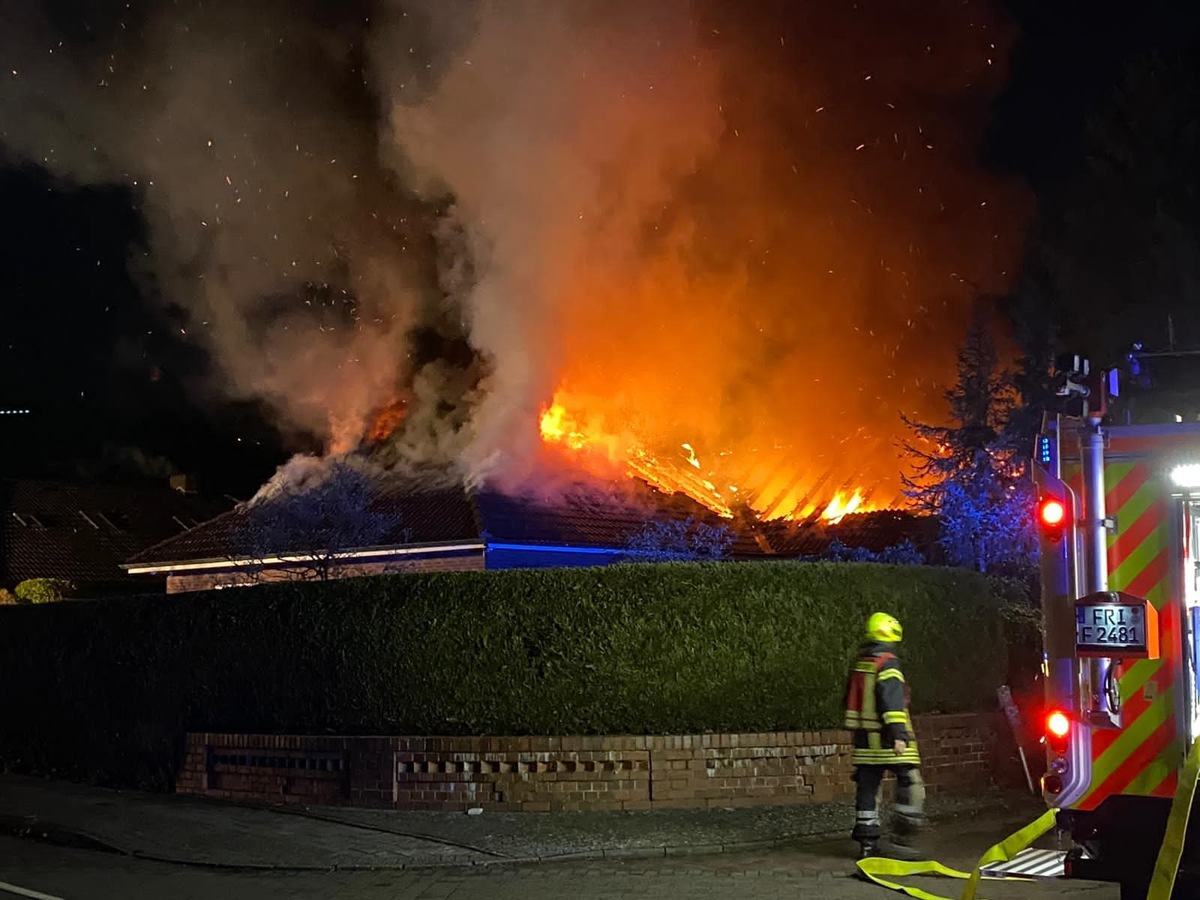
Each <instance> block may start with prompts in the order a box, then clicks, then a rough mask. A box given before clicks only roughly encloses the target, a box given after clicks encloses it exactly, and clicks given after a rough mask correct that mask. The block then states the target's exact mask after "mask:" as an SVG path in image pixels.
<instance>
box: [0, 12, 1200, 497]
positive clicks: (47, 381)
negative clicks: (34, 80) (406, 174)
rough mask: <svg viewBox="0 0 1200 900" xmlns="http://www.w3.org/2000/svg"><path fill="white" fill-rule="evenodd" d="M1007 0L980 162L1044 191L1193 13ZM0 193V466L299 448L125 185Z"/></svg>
mask: <svg viewBox="0 0 1200 900" xmlns="http://www.w3.org/2000/svg"><path fill="white" fill-rule="evenodd" d="M835 2H837V0H835ZM51 6H52V7H53V8H54V13H55V15H54V16H53V17H52V18H54V20H55V21H56V22H57V23H58V25H59V27H60V28H62V29H63V31H64V33H67V34H75V35H79V34H83V35H85V36H86V29H82V30H81V26H80V24H79V19H78V16H79V15H80V14H79V12H78V9H77V8H72V7H73V5H72V4H70V3H55V4H51ZM74 6H75V7H78V6H79V4H75V5H74ZM88 6H90V4H88ZM1007 6H1008V10H1009V12H1010V14H1011V15H1012V16H1014V17H1015V19H1016V20H1017V22H1018V23H1019V25H1020V33H1019V36H1018V38H1017V42H1016V45H1015V49H1014V52H1013V54H1012V57H1011V59H1010V77H1009V81H1008V86H1007V87H1006V89H1005V90H1004V92H1003V93H1002V94H1001V96H1000V97H999V99H998V100H997V101H996V103H995V104H994V105H993V111H992V120H991V123H990V127H989V130H988V142H987V154H988V159H987V164H988V165H990V166H992V167H994V168H996V169H997V170H999V171H1003V172H1007V173H1013V174H1016V175H1017V176H1019V177H1020V178H1022V179H1024V180H1025V181H1026V182H1027V183H1028V184H1029V185H1030V187H1031V188H1032V190H1033V192H1034V194H1035V195H1036V196H1037V197H1038V198H1047V197H1050V196H1053V195H1054V193H1055V192H1056V190H1058V188H1059V186H1060V185H1061V184H1062V183H1063V182H1064V181H1065V180H1067V179H1069V178H1070V177H1071V176H1072V175H1073V173H1075V172H1077V171H1078V170H1079V169H1080V168H1081V167H1082V166H1083V165H1084V163H1085V160H1084V159H1083V157H1082V150H1081V147H1082V140H1083V133H1084V127H1085V123H1086V121H1087V120H1088V118H1089V116H1090V115H1091V114H1092V113H1093V112H1094V111H1095V110H1096V109H1097V108H1099V107H1100V106H1101V105H1102V104H1103V103H1104V102H1105V101H1106V99H1107V98H1108V97H1109V96H1110V94H1111V92H1112V90H1113V87H1114V85H1115V84H1116V83H1117V81H1118V80H1119V78H1120V76H1121V74H1122V72H1123V69H1124V66H1125V65H1126V63H1127V62H1128V61H1129V60H1131V59H1133V58H1135V57H1137V56H1139V55H1141V54H1143V53H1145V52H1146V51H1147V50H1148V49H1152V48H1166V49H1170V48H1172V47H1179V46H1182V45H1185V44H1187V43H1189V42H1191V41H1194V40H1196V37H1197V34H1200V26H1198V19H1200V13H1197V12H1195V11H1191V12H1189V11H1188V10H1189V9H1191V8H1193V7H1194V4H1186V3H1178V2H1176V3H1168V2H1163V3H1142V4H1131V3H1100V4H1097V3H1083V2H1065V0H1056V2H1045V0H1009V3H1008V4H1007ZM778 14H780V15H786V13H778ZM0 27H3V19H2V14H0ZM4 126H5V128H12V127H14V126H15V127H19V123H13V122H5V123H4ZM3 160H4V155H3V154H0V162H3ZM0 201H2V204H3V211H4V215H3V218H2V219H0V272H2V273H3V280H2V281H0V284H2V285H3V289H2V296H3V303H4V306H3V309H4V313H5V318H4V321H3V329H2V332H0V335H2V336H0V372H2V373H3V379H2V382H0V407H6V408H21V409H24V408H28V409H30V410H32V413H31V415H28V416H2V417H0V429H3V444H4V460H5V466H4V470H5V474H41V473H54V474H61V475H72V474H73V475H83V476H100V475H116V474H126V475H129V474H135V473H136V472H138V471H139V470H140V471H141V472H144V473H146V474H162V473H165V472H166V471H167V470H168V469H174V470H178V471H186V472H190V473H195V474H198V475H199V476H200V477H201V478H202V480H203V482H204V483H205V484H206V486H207V487H209V488H210V489H215V490H222V491H229V492H233V493H236V494H240V495H245V494H246V493H248V492H250V491H252V490H253V489H254V488H255V487H256V486H257V485H258V484H261V482H262V481H263V479H264V477H265V476H266V475H267V474H269V472H270V471H271V470H272V468H273V467H274V466H275V465H277V464H278V463H279V462H280V461H282V459H283V458H285V457H286V456H287V455H288V454H289V453H291V452H295V451H297V450H305V449H308V450H311V449H314V447H315V444H314V442H313V441H312V440H306V439H305V437H304V436H303V435H297V434H295V433H292V434H289V435H287V436H286V437H285V436H283V435H281V434H279V433H278V432H277V431H276V430H275V428H274V427H272V426H271V425H270V424H269V423H270V421H271V418H270V417H269V416H268V415H267V414H265V412H264V411H263V410H262V409H261V408H259V407H257V405H256V404H255V403H254V402H252V401H241V402H237V403H232V402H230V401H229V400H227V399H226V398H225V397H224V396H223V393H222V391H221V390H220V389H219V387H217V386H215V384H214V381H213V379H211V378H209V375H210V374H211V372H210V369H211V365H212V363H211V360H209V359H208V357H207V355H206V353H205V351H203V350H201V349H199V348H198V347H197V345H196V344H195V343H194V342H192V341H190V340H189V339H188V336H187V335H186V334H185V333H183V332H184V331H185V330H186V329H185V323H184V322H183V320H182V319H181V318H180V317H179V316H178V315H173V314H172V313H171V311H170V306H169V304H165V303H163V302H162V300H161V298H160V297H157V296H155V293H156V288H155V286H154V284H153V281H152V279H148V278H147V277H145V276H144V275H142V274H139V273H137V272H136V271H131V270H132V269H135V268H136V263H137V260H138V259H139V258H140V257H141V256H142V248H143V247H144V245H145V242H146V240H147V236H146V227H147V226H146V223H145V222H144V221H143V218H142V216H141V215H140V213H139V210H138V197H137V196H136V195H135V194H133V193H132V192H131V190H130V189H128V188H123V187H111V188H97V187H83V188H72V187H71V186H68V185H64V184H62V183H60V182H56V181H54V180H53V179H52V178H51V177H50V176H49V175H47V173H46V172H44V171H41V170H39V169H37V168H35V167H33V166H32V165H30V164H28V163H25V162H18V161H11V160H10V161H9V164H8V165H7V166H6V167H3V168H0Z"/></svg>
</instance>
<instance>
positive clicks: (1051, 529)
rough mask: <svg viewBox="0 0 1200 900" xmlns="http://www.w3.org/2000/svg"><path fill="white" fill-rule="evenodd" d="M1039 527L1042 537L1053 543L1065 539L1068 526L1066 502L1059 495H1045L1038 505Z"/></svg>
mask: <svg viewBox="0 0 1200 900" xmlns="http://www.w3.org/2000/svg"><path fill="white" fill-rule="evenodd" d="M1037 517H1038V527H1039V528H1040V530H1041V532H1042V537H1044V538H1045V539H1046V540H1047V541H1049V542H1050V543H1052V544H1057V543H1058V542H1059V541H1061V540H1062V539H1063V535H1064V532H1065V530H1066V527H1067V507H1066V504H1065V503H1063V502H1062V501H1061V500H1059V499H1058V498H1057V497H1043V498H1042V499H1040V500H1039V501H1038V505H1037Z"/></svg>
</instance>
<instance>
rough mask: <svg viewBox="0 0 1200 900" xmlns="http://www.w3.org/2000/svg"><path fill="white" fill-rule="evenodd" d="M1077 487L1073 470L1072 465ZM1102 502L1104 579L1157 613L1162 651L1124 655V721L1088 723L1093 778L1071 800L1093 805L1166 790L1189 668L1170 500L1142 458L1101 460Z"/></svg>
mask: <svg viewBox="0 0 1200 900" xmlns="http://www.w3.org/2000/svg"><path fill="white" fill-rule="evenodd" d="M1072 476H1073V477H1072V481H1074V482H1076V484H1075V485H1074V487H1075V488H1076V490H1078V484H1077V482H1078V480H1079V479H1078V473H1077V472H1074V473H1072ZM1105 481H1106V488H1107V491H1106V498H1105V501H1106V506H1107V511H1108V514H1109V515H1110V516H1116V518H1117V524H1118V531H1117V533H1116V534H1111V535H1109V538H1108V586H1109V589H1110V590H1114V591H1125V592H1127V593H1129V594H1133V595H1134V596H1136V597H1144V598H1145V599H1146V600H1148V601H1149V602H1150V603H1152V604H1153V605H1154V607H1155V608H1156V609H1157V610H1158V613H1159V625H1160V627H1161V629H1162V641H1161V647H1162V658H1161V659H1143V660H1137V661H1134V662H1128V663H1124V664H1123V665H1122V667H1121V674H1120V676H1119V680H1118V684H1119V689H1120V693H1121V703H1122V715H1121V719H1122V727H1121V728H1120V729H1119V730H1118V729H1107V728H1097V729H1094V730H1093V731H1092V783H1091V787H1090V788H1089V789H1088V791H1087V793H1086V794H1085V795H1084V796H1083V797H1082V798H1081V799H1080V800H1079V802H1078V803H1077V804H1076V806H1077V807H1079V808H1080V809H1094V808H1095V807H1096V806H1098V805H1099V804H1100V803H1101V802H1102V801H1103V800H1104V799H1105V798H1106V797H1108V796H1110V795H1112V794H1143V795H1150V796H1155V797H1170V796H1172V795H1173V793H1174V790H1175V783H1176V780H1177V777H1178V770H1179V766H1180V763H1181V761H1182V759H1183V740H1184V738H1183V736H1182V734H1181V731H1182V729H1181V728H1180V723H1179V722H1178V721H1177V718H1178V717H1177V716H1176V713H1175V678H1176V675H1177V674H1178V673H1182V672H1184V671H1186V668H1185V667H1184V665H1183V662H1182V660H1181V659H1180V654H1181V653H1182V646H1183V642H1182V638H1181V630H1180V629H1181V628H1182V627H1183V622H1182V621H1180V615H1179V611H1178V609H1177V605H1176V604H1172V603H1171V602H1170V600H1171V566H1172V565H1173V564H1174V559H1175V554H1173V553H1172V548H1171V540H1170V516H1171V500H1170V497H1169V496H1168V495H1167V493H1166V492H1165V491H1164V490H1163V486H1162V484H1161V482H1160V481H1159V480H1158V479H1157V478H1156V477H1155V472H1154V469H1153V468H1152V466H1151V465H1148V464H1147V463H1145V462H1110V463H1109V464H1108V465H1107V466H1106V467H1105Z"/></svg>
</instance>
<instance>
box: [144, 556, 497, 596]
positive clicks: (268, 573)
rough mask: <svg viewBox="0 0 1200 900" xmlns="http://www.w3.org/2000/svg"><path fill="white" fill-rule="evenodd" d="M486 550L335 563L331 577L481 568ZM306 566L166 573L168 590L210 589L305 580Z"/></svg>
mask: <svg viewBox="0 0 1200 900" xmlns="http://www.w3.org/2000/svg"><path fill="white" fill-rule="evenodd" d="M483 569H484V558H483V551H482V550H480V551H476V552H473V553H455V554H443V555H430V556H421V557H408V558H405V559H403V560H400V559H390V560H386V561H383V562H371V563H355V564H350V565H344V566H335V567H334V568H333V569H331V571H330V577H331V578H356V577H361V576H364V575H395V574H409V573H416V572H482V571H483ZM306 574H308V573H306V572H305V571H303V570H299V571H298V570H294V569H288V568H287V567H276V568H271V569H264V570H262V571H260V572H255V573H248V572H246V571H243V570H238V569H226V570H218V571H206V572H190V573H183V574H179V575H168V576H167V593H168V594H184V593H187V592H189V591H209V590H212V589H213V588H232V587H247V586H249V585H252V584H265V583H269V582H272V581H302V580H304V578H305V576H306Z"/></svg>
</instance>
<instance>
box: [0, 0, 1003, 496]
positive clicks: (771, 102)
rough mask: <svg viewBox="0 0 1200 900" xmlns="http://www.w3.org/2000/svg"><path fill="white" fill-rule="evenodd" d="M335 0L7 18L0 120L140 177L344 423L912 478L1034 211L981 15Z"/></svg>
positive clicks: (173, 263) (437, 437)
mask: <svg viewBox="0 0 1200 900" xmlns="http://www.w3.org/2000/svg"><path fill="white" fill-rule="evenodd" d="M893 6H895V7H896V8H895V9H893V8H892V7H893ZM160 7H161V8H160ZM81 8H82V7H81ZM319 8H320V7H319V5H318V4H317V3H316V2H315V0H313V2H311V3H309V4H304V3H301V4H296V3H285V2H283V0H272V2H265V3H256V4H241V3H237V2H234V0H229V2H209V3H205V4H203V5H200V4H198V3H190V2H186V0H185V2H180V3H177V4H172V5H170V6H167V5H165V4H155V5H147V6H146V11H145V13H144V14H139V13H138V12H137V9H136V7H135V8H134V9H133V10H132V11H130V10H126V11H124V12H121V13H120V14H114V15H113V16H110V17H107V18H105V17H103V16H96V18H97V20H98V23H97V24H93V25H92V27H91V30H90V31H88V32H84V33H80V32H79V31H78V29H77V28H72V27H68V26H67V25H64V23H63V22H57V23H55V22H47V21H46V20H45V19H44V18H42V17H40V16H37V15H35V14H34V13H33V7H32V5H31V4H29V3H26V0H16V2H10V3H7V4H5V6H4V10H3V11H2V12H0V16H2V17H4V18H3V19H0V62H2V63H3V64H4V71H5V72H8V71H15V72H16V74H14V75H7V76H6V77H4V78H2V79H0V142H2V143H3V145H5V146H7V148H8V149H9V150H10V151H12V152H14V153H16V154H18V155H20V156H21V157H23V158H25V159H28V160H32V161H34V162H36V163H38V164H40V165H44V166H46V167H48V168H50V169H52V170H54V171H56V172H58V173H59V174H61V175H62V176H63V177H64V178H68V179H71V180H74V181H77V182H94V181H122V182H125V183H129V184H136V187H137V190H138V192H139V197H140V201H141V203H142V205H143V208H144V209H145V211H146V215H147V217H148V219H149V222H150V225H151V236H152V237H151V241H152V246H151V254H150V269H151V271H152V273H153V276H154V283H155V284H156V285H157V289H158V290H159V291H160V292H161V293H162V295H163V297H164V299H165V300H167V301H168V302H171V303H175V304H179V305H181V306H184V307H185V308H186V309H187V310H188V311H189V312H190V314H191V317H192V325H191V328H192V330H193V331H194V332H195V333H196V334H197V335H198V339H199V340H202V341H204V342H205V343H206V345H207V346H208V347H210V348H211V349H212V350H213V352H214V356H215V358H216V360H217V361H218V362H219V364H220V366H221V370H222V372H221V375H222V376H223V379H224V382H225V384H226V386H227V387H228V389H229V390H230V391H233V392H235V393H239V394H243V395H247V396H259V397H265V398H267V399H269V400H270V401H271V402H272V403H273V404H274V406H275V407H276V409H277V410H278V411H279V416H280V421H281V424H283V425H286V426H288V427H291V428H295V429H298V430H306V431H314V430H316V431H321V432H324V433H326V434H327V436H328V437H329V439H330V442H331V445H332V446H333V447H334V449H339V450H340V449H346V448H347V447H349V446H351V445H353V444H354V443H355V442H356V440H358V439H359V438H360V437H362V436H363V435H365V434H367V433H368V432H369V431H370V424H371V419H372V417H373V416H374V414H375V413H376V411H377V410H379V409H380V408H382V407H384V406H386V405H387V404H389V403H392V402H394V401H401V402H402V403H403V404H404V406H405V408H406V410H407V417H406V418H405V421H404V424H403V426H402V427H400V428H399V429H398V430H396V431H395V432H394V433H393V434H392V436H391V437H390V438H389V440H388V441H387V442H386V444H385V446H383V447H382V448H380V449H379V450H378V451H377V455H378V458H379V459H382V460H385V461H386V462H388V463H389V464H392V465H399V464H404V465H411V464H413V463H414V462H432V463H435V464H438V465H441V466H443V467H444V466H447V465H456V466H458V467H461V469H462V470H463V471H465V473H467V474H468V475H474V476H479V475H482V474H491V475H492V476H493V477H497V478H503V477H504V476H509V477H510V480H511V479H513V478H519V477H520V476H521V474H522V473H523V471H524V470H523V468H522V465H521V463H522V460H528V459H529V458H530V457H531V454H532V452H533V451H532V448H533V447H535V446H536V445H537V442H538V437H537V422H538V416H539V413H540V412H541V410H542V409H543V408H544V407H545V406H546V405H547V404H549V403H550V402H551V401H552V400H553V399H557V400H558V402H559V403H560V404H561V406H562V407H563V409H564V410H565V412H566V413H567V415H568V416H569V417H570V420H571V421H572V422H573V423H575V424H576V425H577V426H578V427H579V428H580V429H582V430H585V431H587V432H588V433H589V434H590V433H595V434H603V435H606V436H607V440H608V444H607V446H610V448H615V452H616V455H617V456H618V457H620V456H621V454H622V453H623V452H625V451H626V450H628V448H630V447H647V448H654V450H655V452H656V453H665V454H666V455H667V456H669V457H671V458H672V459H674V457H675V456H679V457H681V458H682V457H683V456H684V455H685V454H686V455H690V456H693V457H694V456H695V455H697V454H698V456H699V460H698V462H699V465H700V466H701V467H703V470H704V472H705V473H707V474H710V475H711V477H713V478H714V479H715V478H717V477H718V475H719V476H720V478H723V479H724V480H725V481H726V482H729V483H730V484H732V482H733V481H734V480H735V479H736V481H737V483H738V484H737V485H736V486H737V487H738V488H739V490H742V491H743V492H745V496H751V497H754V498H757V499H755V501H754V502H755V503H756V504H757V508H759V509H760V510H762V511H770V510H772V509H780V508H783V507H784V506H787V507H789V508H790V507H791V506H793V505H796V504H801V503H802V501H806V499H807V498H810V497H812V496H818V495H821V494H822V493H823V494H824V495H830V494H832V493H833V491H834V490H836V489H840V488H843V487H861V488H865V489H867V490H873V491H875V494H876V500H877V502H887V501H890V500H891V499H892V498H893V496H894V495H895V494H896V493H897V491H898V485H899V477H898V473H899V469H900V465H899V463H898V461H897V456H896V453H895V450H894V444H895V442H896V440H897V439H898V438H899V437H901V436H902V425H901V423H900V420H899V415H898V413H899V411H905V412H909V413H915V414H917V415H921V416H929V415H935V414H936V412H937V411H938V410H937V405H938V399H939V398H938V393H939V389H940V384H939V383H940V382H941V381H943V380H944V379H945V377H946V375H947V374H948V372H949V371H950V368H951V364H952V361H953V352H954V345H955V344H956V342H957V340H958V337H959V332H960V328H961V325H962V323H963V321H964V317H965V311H966V308H967V303H968V300H969V298H970V297H971V296H972V295H976V294H979V293H987V292H991V291H997V290H1000V289H1001V288H1002V287H1003V286H1004V284H1005V282H1006V278H1007V269H1008V266H1009V258H1010V255H1011V253H1012V252H1013V249H1014V244H1015V243H1016V242H1015V240H1014V238H1015V237H1016V235H1017V232H1018V230H1019V224H1020V218H1021V215H1022V213H1023V205H1024V203H1023V200H1022V198H1020V197H1019V196H1018V195H1016V194H1015V193H1014V192H1013V191H1012V190H1011V188H1009V187H1007V186H1006V185H1003V184H1000V183H998V182H997V181H995V180H994V179H992V178H990V177H989V176H988V175H987V174H986V173H984V172H983V170H982V169H981V167H980V165H979V163H978V161H977V147H976V143H977V141H978V139H979V137H980V135H981V132H982V128H983V124H984V122H985V119H986V111H987V103H988V101H989V99H990V97H991V96H992V94H994V92H995V91H996V90H997V89H998V87H999V86H1000V84H1001V83H1002V80H1003V70H1004V65H1003V62H1004V59H1005V56H1006V50H1007V43H1008V40H1009V37H1010V35H1008V34H1007V33H1006V32H1005V29H1004V28H1003V27H1002V23H1001V22H999V20H998V19H997V18H996V16H995V13H994V12H993V11H992V10H990V9H989V8H988V7H987V6H985V5H982V4H973V3H962V2H958V0H954V2H949V0H947V2H928V3H922V4H904V5H903V6H901V5H898V4H859V5H852V4H847V3H840V2H829V3H823V4H794V3H783V2H778V3H776V2H763V3H756V4H740V3H721V2H717V0H711V2H707V3H700V2H688V0H656V2H654V3H646V2H638V0H606V2H600V0H558V2H553V3H550V2H538V0H504V2H500V0H478V2H475V0H408V2H402V0H393V2H386V0H380V2H378V3H374V4H366V3H361V4H350V5H349V6H343V7H342V10H341V12H339V14H338V15H337V16H336V17H335V18H334V19H332V20H330V19H328V18H323V17H322V16H321V15H319V14H318V13H317V10H318V9H319ZM122 9H124V7H122ZM81 15H82V14H81ZM89 15H91V13H89ZM77 18H78V17H76V18H75V19H72V20H71V21H76V20H77ZM100 19H103V21H102V22H100V21H99V20H100ZM60 42H61V43H60ZM52 51H53V52H52ZM684 443H686V444H688V449H686V450H685V449H680V448H681V445H682V444H684ZM714 473H715V474H714ZM718 487H720V489H721V490H725V491H727V485H724V484H719V485H718ZM735 493H736V492H735Z"/></svg>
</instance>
